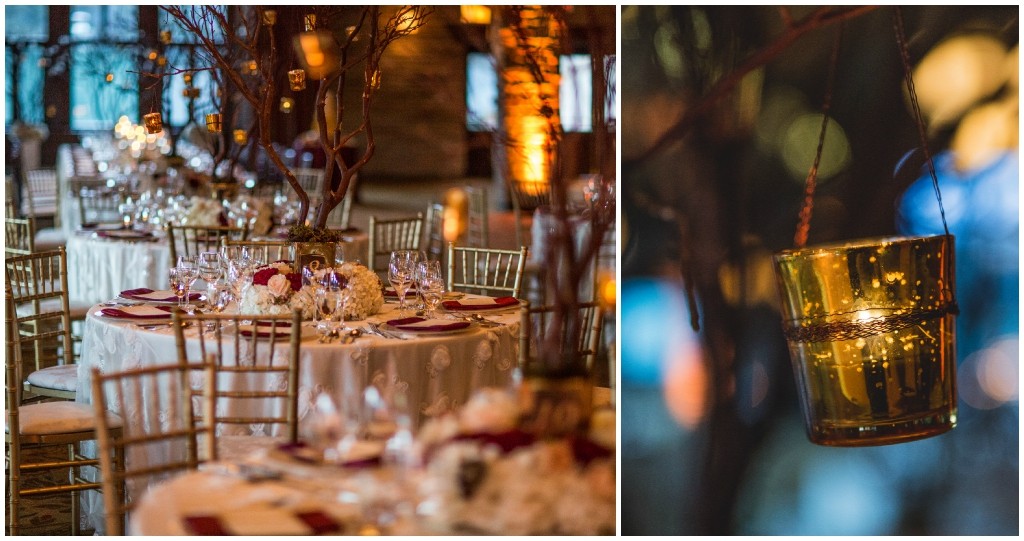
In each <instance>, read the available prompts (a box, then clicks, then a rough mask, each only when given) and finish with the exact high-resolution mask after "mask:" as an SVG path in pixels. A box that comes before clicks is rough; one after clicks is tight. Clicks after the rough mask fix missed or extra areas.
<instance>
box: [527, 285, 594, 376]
mask: <svg viewBox="0 0 1024 541" xmlns="http://www.w3.org/2000/svg"><path fill="white" fill-rule="evenodd" d="M553 314H554V307H553V306H537V307H533V306H530V303H529V301H523V303H522V304H521V305H520V307H519V365H520V367H525V366H526V362H527V360H529V358H530V352H531V351H532V350H533V348H535V347H536V345H537V344H536V336H537V333H536V332H535V331H538V330H544V329H546V328H547V326H548V324H549V323H550V322H551V316H552V315H553ZM577 322H578V324H579V325H580V329H579V342H578V344H577V347H576V351H575V353H576V354H577V355H579V356H580V357H582V358H583V359H584V361H585V363H586V366H587V368H588V369H590V370H593V368H594V361H595V359H596V358H597V353H598V351H599V349H600V347H601V335H602V332H603V330H604V311H603V310H602V309H601V305H600V304H599V303H597V302H584V303H580V305H579V319H578V320H577ZM563 342H564V340H563Z"/></svg>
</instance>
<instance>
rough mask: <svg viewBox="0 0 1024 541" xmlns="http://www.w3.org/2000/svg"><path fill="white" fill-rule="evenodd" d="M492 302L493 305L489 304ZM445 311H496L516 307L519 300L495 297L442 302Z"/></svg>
mask: <svg viewBox="0 0 1024 541" xmlns="http://www.w3.org/2000/svg"><path fill="white" fill-rule="evenodd" d="M491 301H493V303H492V302H491ZM441 305H442V306H444V308H445V310H496V309H499V308H508V307H510V306H518V305H519V299H517V298H515V297H497V298H494V299H479V300H473V299H464V300H462V301H444V302H442V303H441Z"/></svg>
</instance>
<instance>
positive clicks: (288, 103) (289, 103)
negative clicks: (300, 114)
mask: <svg viewBox="0 0 1024 541" xmlns="http://www.w3.org/2000/svg"><path fill="white" fill-rule="evenodd" d="M294 107H295V100H293V99H291V98H281V112H282V113H291V112H292V109H293V108H294Z"/></svg>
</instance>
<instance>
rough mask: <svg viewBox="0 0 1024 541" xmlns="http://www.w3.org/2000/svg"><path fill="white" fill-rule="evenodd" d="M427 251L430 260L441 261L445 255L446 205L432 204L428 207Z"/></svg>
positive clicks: (426, 226)
mask: <svg viewBox="0 0 1024 541" xmlns="http://www.w3.org/2000/svg"><path fill="white" fill-rule="evenodd" d="M424 225H425V227H424V229H426V230H427V231H426V234H425V235H424V236H425V240H426V251H427V257H428V258H429V259H434V260H437V261H440V260H441V257H442V256H443V255H444V205H442V204H441V203H431V204H429V205H427V219H426V222H425V223H424Z"/></svg>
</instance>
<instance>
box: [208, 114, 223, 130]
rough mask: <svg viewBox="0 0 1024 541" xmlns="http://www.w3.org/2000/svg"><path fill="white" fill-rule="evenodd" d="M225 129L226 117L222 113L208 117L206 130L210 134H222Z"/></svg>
mask: <svg viewBox="0 0 1024 541" xmlns="http://www.w3.org/2000/svg"><path fill="white" fill-rule="evenodd" d="M223 127H224V117H223V116H222V115H221V114H220V113H210V114H208V115H206V129H207V130H209V131H210V133H220V132H221V130H222V129H223Z"/></svg>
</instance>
